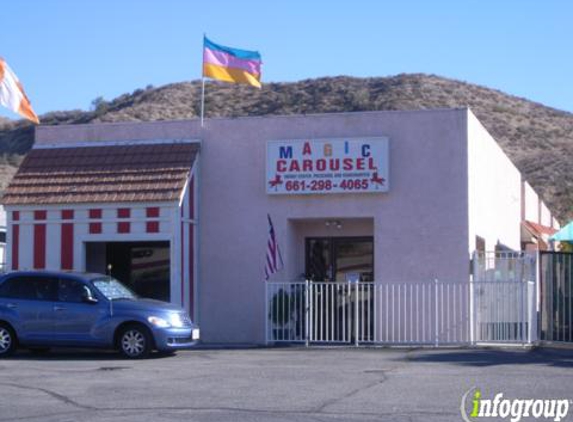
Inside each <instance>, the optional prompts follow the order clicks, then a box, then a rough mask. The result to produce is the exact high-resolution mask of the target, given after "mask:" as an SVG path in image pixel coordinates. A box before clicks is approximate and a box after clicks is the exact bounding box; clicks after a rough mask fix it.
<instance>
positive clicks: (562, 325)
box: [540, 252, 573, 343]
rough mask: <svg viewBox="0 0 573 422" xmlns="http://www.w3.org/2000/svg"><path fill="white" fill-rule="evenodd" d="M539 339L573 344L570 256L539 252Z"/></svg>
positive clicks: (572, 275) (572, 287) (572, 286)
mask: <svg viewBox="0 0 573 422" xmlns="http://www.w3.org/2000/svg"><path fill="white" fill-rule="evenodd" d="M540 275H541V277H540V292H541V295H540V309H541V340H544V341H550V342H568V343H570V342H573V324H572V322H573V254H572V253H565V252H541V253H540Z"/></svg>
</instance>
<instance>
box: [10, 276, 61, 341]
mask: <svg viewBox="0 0 573 422" xmlns="http://www.w3.org/2000/svg"><path fill="white" fill-rule="evenodd" d="M56 285H57V278H54V277H49V276H42V275H18V276H14V277H11V278H9V279H8V280H6V281H5V282H4V283H2V289H1V292H0V311H1V313H2V314H3V315H4V317H5V318H6V319H7V320H8V321H10V322H11V324H12V326H13V327H14V329H15V330H16V334H17V336H18V339H19V340H20V343H22V344H47V343H50V342H51V341H52V339H53V328H54V299H55V291H56Z"/></svg>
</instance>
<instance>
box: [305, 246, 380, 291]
mask: <svg viewBox="0 0 573 422" xmlns="http://www.w3.org/2000/svg"><path fill="white" fill-rule="evenodd" d="M305 275H306V278H307V279H309V280H313V281H339V282H340V281H342V282H344V281H350V282H356V281H373V280H374V239H373V238H372V237H321V238H307V239H306V269H305Z"/></svg>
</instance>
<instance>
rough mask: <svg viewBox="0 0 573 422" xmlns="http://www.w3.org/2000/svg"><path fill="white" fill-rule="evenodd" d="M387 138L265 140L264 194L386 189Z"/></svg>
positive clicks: (379, 190)
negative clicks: (265, 174)
mask: <svg viewBox="0 0 573 422" xmlns="http://www.w3.org/2000/svg"><path fill="white" fill-rule="evenodd" d="M388 174H389V171H388V138H385V137H379V138H351V139H313V140H302V139H301V140H290V141H288V140H287V141H269V142H268V143H267V179H266V185H267V193H268V194H270V195H278V194H286V195H293V194H294V195H301V194H327V193H361V192H387V191H388Z"/></svg>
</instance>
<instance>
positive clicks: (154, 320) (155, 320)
mask: <svg viewBox="0 0 573 422" xmlns="http://www.w3.org/2000/svg"><path fill="white" fill-rule="evenodd" d="M147 320H148V321H149V323H150V324H152V325H155V326H156V327H158V328H169V327H171V324H170V323H169V322H168V321H167V320H165V319H163V318H159V317H156V316H150V317H149V318H147Z"/></svg>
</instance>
